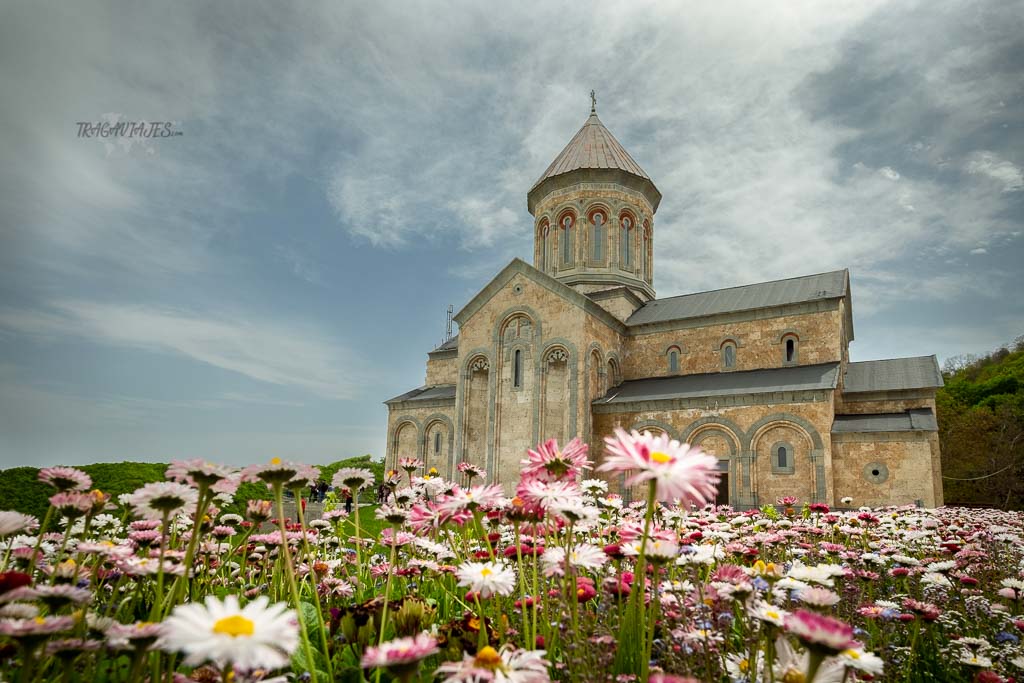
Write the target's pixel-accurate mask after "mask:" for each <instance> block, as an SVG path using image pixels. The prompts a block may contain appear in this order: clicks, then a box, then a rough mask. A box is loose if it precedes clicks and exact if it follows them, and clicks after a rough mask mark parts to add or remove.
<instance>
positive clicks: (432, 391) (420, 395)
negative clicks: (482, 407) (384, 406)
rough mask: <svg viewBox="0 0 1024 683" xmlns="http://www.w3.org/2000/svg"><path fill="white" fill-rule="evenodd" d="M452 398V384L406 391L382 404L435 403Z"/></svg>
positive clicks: (453, 386)
mask: <svg viewBox="0 0 1024 683" xmlns="http://www.w3.org/2000/svg"><path fill="white" fill-rule="evenodd" d="M454 398H455V385H454V384H438V385H437V386H433V387H428V386H422V387H418V388H416V389H413V390H412V391H407V392H405V393H404V394H401V395H399V396H395V397H394V398H391V399H388V400H387V401H384V403H403V402H405V401H435V400H443V399H454Z"/></svg>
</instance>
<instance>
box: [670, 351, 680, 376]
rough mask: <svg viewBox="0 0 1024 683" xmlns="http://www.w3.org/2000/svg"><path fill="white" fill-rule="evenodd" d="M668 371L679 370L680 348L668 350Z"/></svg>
mask: <svg viewBox="0 0 1024 683" xmlns="http://www.w3.org/2000/svg"><path fill="white" fill-rule="evenodd" d="M668 371H669V372H673V373H675V372H679V349H670V350H669V352H668Z"/></svg>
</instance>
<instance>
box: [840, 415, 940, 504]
mask: <svg viewBox="0 0 1024 683" xmlns="http://www.w3.org/2000/svg"><path fill="white" fill-rule="evenodd" d="M832 443H833V446H832V447H833V451H834V452H833V457H832V460H833V466H834V468H835V481H836V491H835V495H836V499H837V500H839V499H841V498H843V497H845V496H850V497H852V498H853V503H852V504H853V505H854V506H861V505H869V506H880V505H902V504H907V503H913V502H914V501H918V500H919V501H921V503H922V504H923V505H924V506H925V507H935V506H937V505H942V489H941V479H938V477H939V476H940V475H939V472H940V467H939V463H938V437H937V435H936V434H935V432H890V433H870V434H868V433H865V434H835V435H833V441H832ZM937 479H938V486H936V480H937Z"/></svg>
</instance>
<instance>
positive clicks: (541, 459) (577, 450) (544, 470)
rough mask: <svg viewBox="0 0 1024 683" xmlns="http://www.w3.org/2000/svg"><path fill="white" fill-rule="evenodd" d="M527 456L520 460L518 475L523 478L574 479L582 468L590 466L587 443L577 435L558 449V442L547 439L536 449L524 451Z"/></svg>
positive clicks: (545, 479)
mask: <svg viewBox="0 0 1024 683" xmlns="http://www.w3.org/2000/svg"><path fill="white" fill-rule="evenodd" d="M526 454H527V456H528V457H527V458H526V459H525V460H522V461H520V464H521V465H522V466H523V467H522V470H521V474H520V476H521V477H522V478H523V479H524V480H525V479H541V480H543V481H557V480H560V479H570V480H571V479H575V478H576V477H577V476H578V475H579V474H581V473H582V472H583V470H588V469H590V468H591V465H592V464H593V463H591V462H590V461H589V460H587V444H585V443H583V441H581V440H580V438H579V437H576V438H574V439H573V440H572V441H570V442H569V443H568V444H566V446H565V448H564V449H562V450H559V449H558V442H557V441H555V440H554V439H548V440H547V441H545V442H544V443H542V444H541V445H539V446H537V448H536V449H532V448H531V449H529V450H528V451H526Z"/></svg>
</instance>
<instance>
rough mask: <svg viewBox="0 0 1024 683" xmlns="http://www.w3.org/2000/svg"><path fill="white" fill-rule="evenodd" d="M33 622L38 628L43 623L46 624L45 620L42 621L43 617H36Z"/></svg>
mask: <svg viewBox="0 0 1024 683" xmlns="http://www.w3.org/2000/svg"><path fill="white" fill-rule="evenodd" d="M35 622H36V623H37V624H39V625H40V626H42V625H43V624H45V623H46V619H44V618H43V617H36V618H35Z"/></svg>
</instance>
